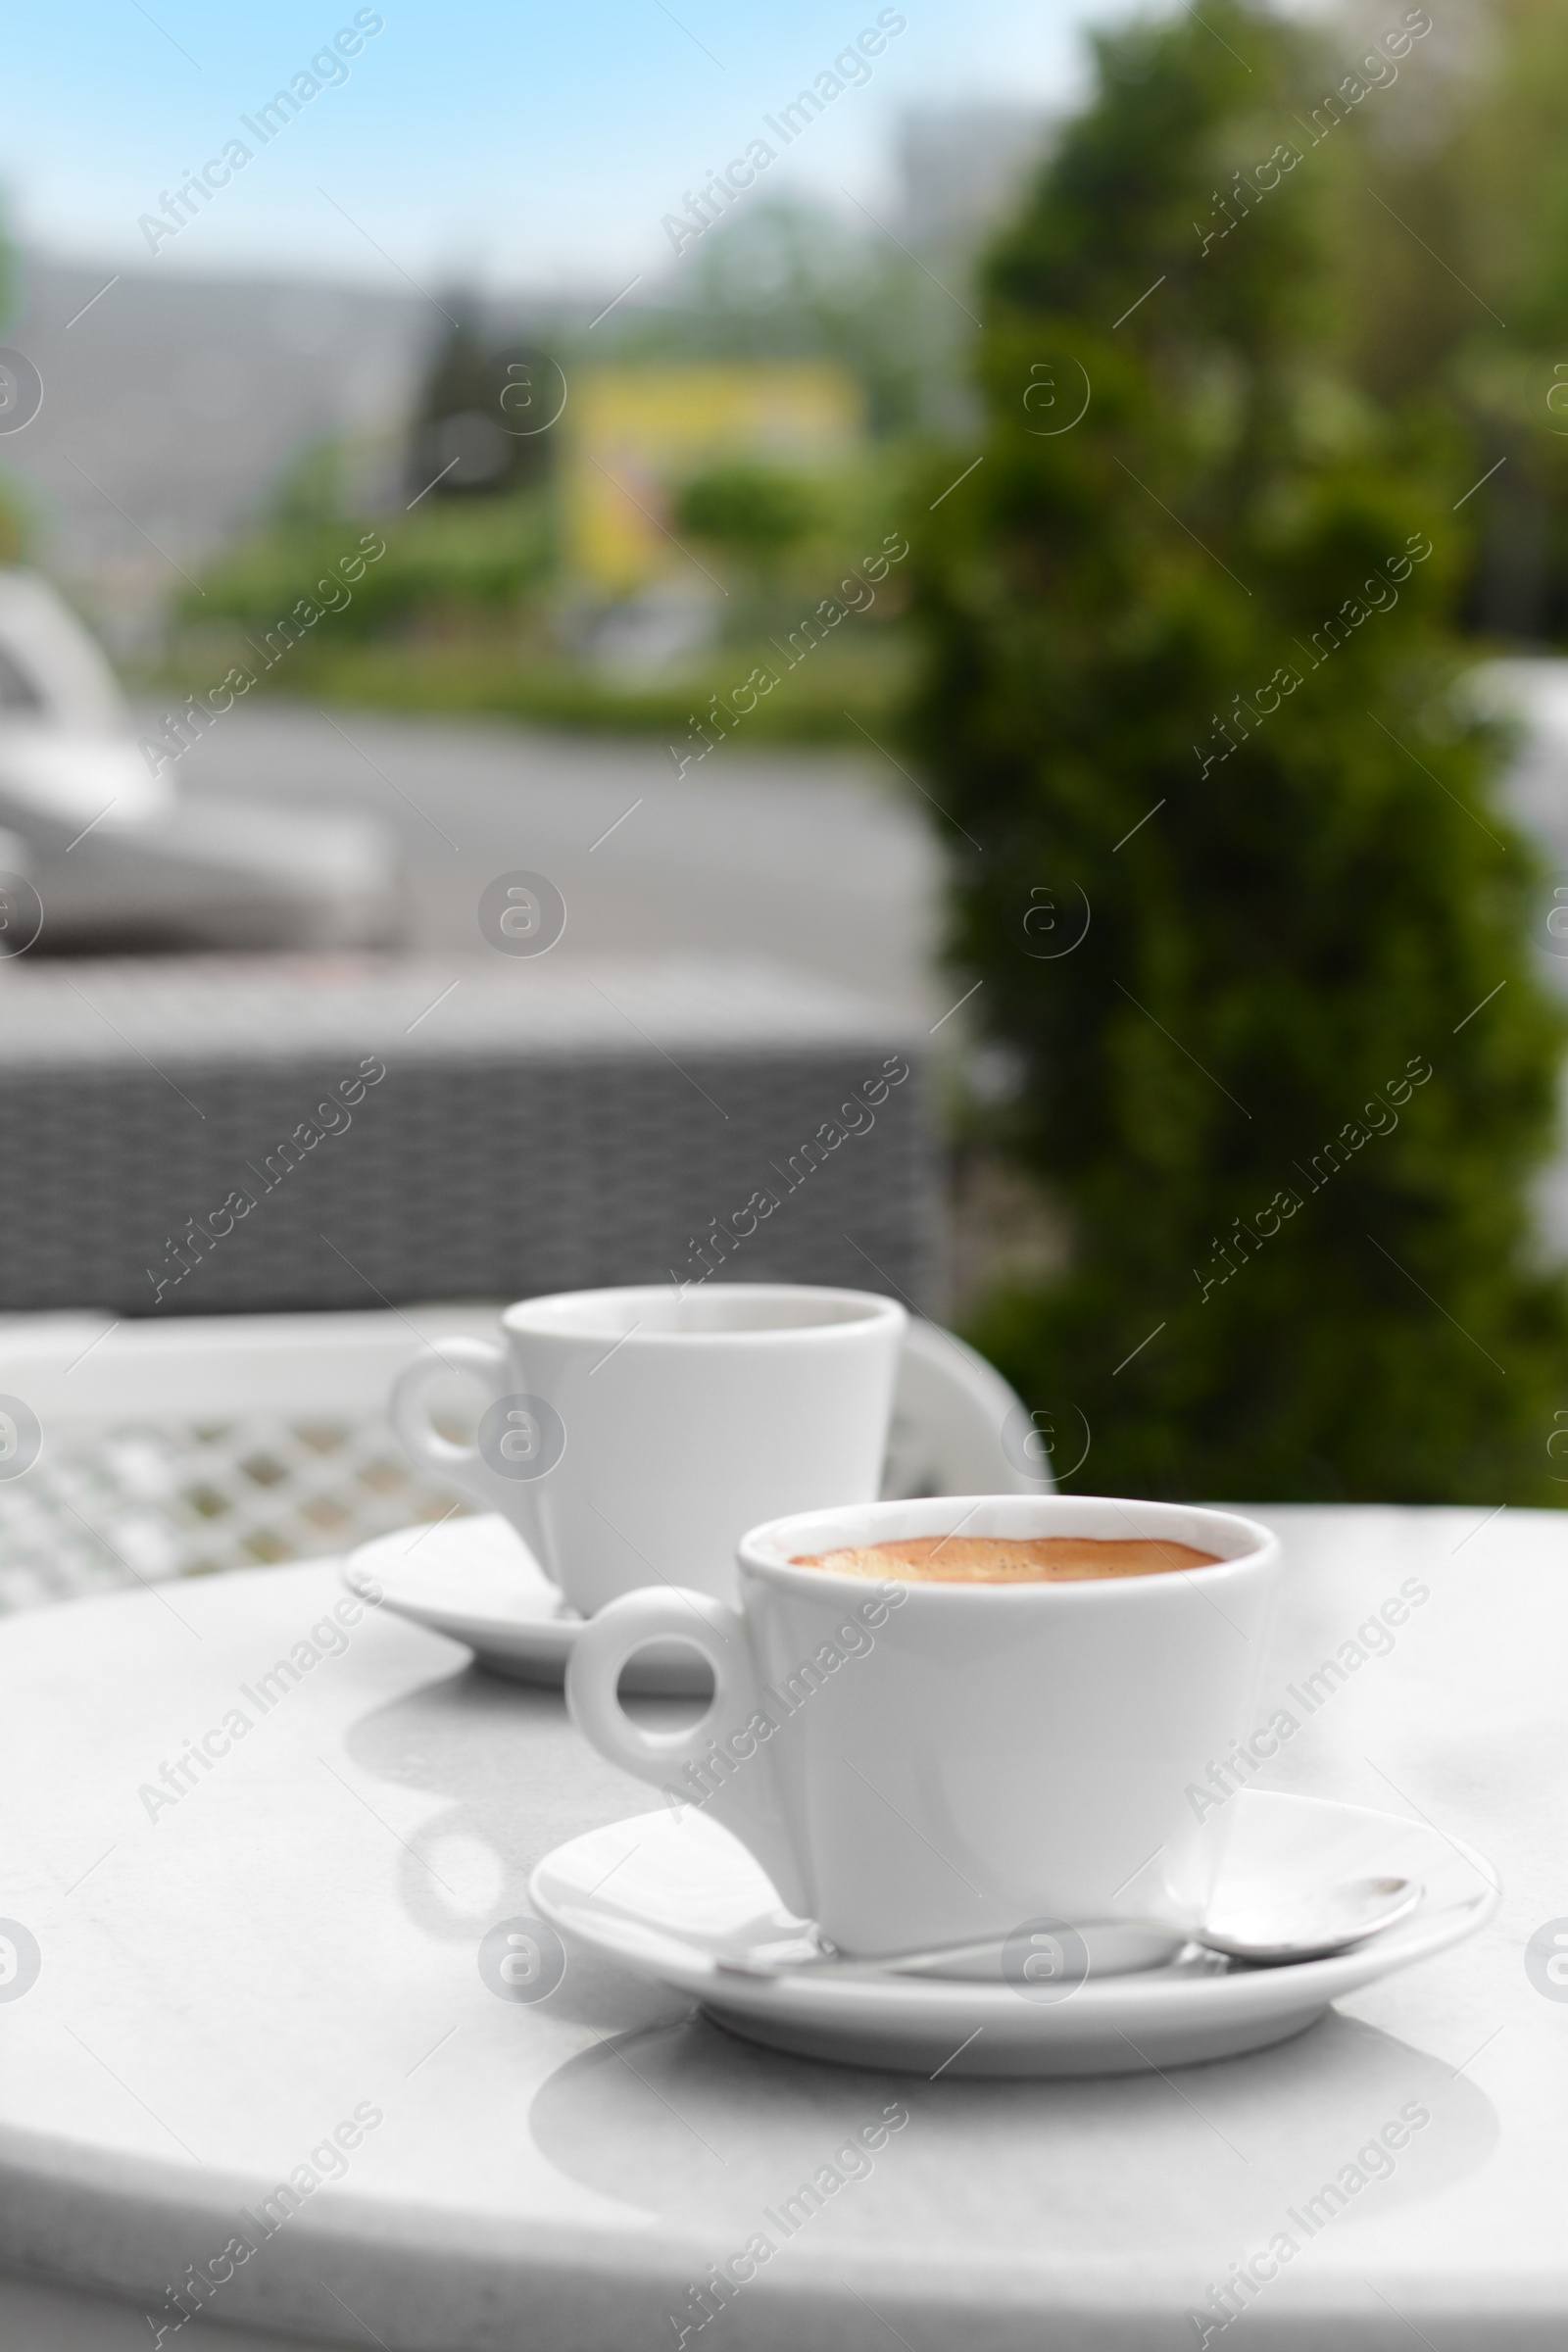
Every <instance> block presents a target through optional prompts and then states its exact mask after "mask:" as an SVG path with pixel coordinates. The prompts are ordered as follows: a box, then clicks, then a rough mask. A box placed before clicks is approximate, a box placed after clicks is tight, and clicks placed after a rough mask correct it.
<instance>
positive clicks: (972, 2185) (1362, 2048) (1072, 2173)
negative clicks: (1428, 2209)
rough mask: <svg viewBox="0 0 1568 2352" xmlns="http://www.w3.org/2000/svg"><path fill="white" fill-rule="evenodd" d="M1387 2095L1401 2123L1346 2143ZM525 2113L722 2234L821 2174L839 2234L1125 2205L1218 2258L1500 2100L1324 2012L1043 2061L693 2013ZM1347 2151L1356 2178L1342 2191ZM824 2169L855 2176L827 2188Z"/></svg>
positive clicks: (1448, 2165)
mask: <svg viewBox="0 0 1568 2352" xmlns="http://www.w3.org/2000/svg"><path fill="white" fill-rule="evenodd" d="M890 2107H892V2108H896V2109H898V2110H901V2111H902V2112H904V2113H905V2114H907V2119H908V2120H907V2124H906V2125H904V2126H903V2127H901V2128H899V2129H898V2130H897V2131H894V2132H892V2133H890V2135H889V2136H888V2138H887V2141H886V2144H885V2146H883V2147H882V2148H881V2149H880V2150H879V2152H878V2153H877V2154H876V2155H875V2156H874V2158H872V2159H871V2160H870V2164H869V2169H868V2170H867V2171H865V2172H864V2173H863V2175H862V2174H861V2171H860V2164H861V2161H862V2160H861V2159H860V2158H859V2157H858V2156H857V2153H856V2150H855V2147H854V2144H853V2143H854V2135H856V2134H858V2132H859V2131H860V2128H861V2127H862V2126H866V2125H870V2126H872V2127H873V2128H874V2127H875V2126H876V2124H877V2122H878V2119H880V2118H882V2117H883V2116H884V2115H885V2114H886V2113H887V2111H888V2110H889V2108H890ZM1401 2111H1404V2112H1405V2129H1406V2131H1407V2132H1408V2136H1407V2139H1406V2144H1405V2145H1404V2146H1403V2147H1402V2148H1401V2149H1400V2150H1399V2151H1398V2152H1397V2154H1390V2153H1389V2152H1388V2151H1387V2149H1386V2148H1384V2149H1378V2150H1376V2152H1375V2153H1371V2154H1368V2155H1367V2157H1366V2159H1365V2161H1364V2163H1361V2164H1358V2163H1357V2156H1358V2152H1359V2151H1365V2150H1368V2149H1369V2146H1370V2145H1371V2143H1375V2142H1376V2141H1377V2139H1378V2134H1379V2132H1380V2131H1381V2129H1382V2127H1383V2126H1384V2125H1385V2124H1391V2123H1392V2124H1397V2120H1398V2118H1399V2117H1400V2114H1401ZM1420 2115H1425V2116H1426V2117H1427V2119H1428V2120H1427V2121H1426V2122H1425V2123H1419V2122H1416V2123H1415V2128H1414V2129H1410V2128H1409V2127H1410V2125H1411V2123H1412V2121H1413V2119H1414V2118H1416V2117H1419V2116H1420ZM529 2120H530V2127H531V2130H532V2132H533V2137H534V2140H535V2143H536V2145H537V2146H538V2147H539V2149H540V2151H541V2152H542V2153H543V2154H544V2155H545V2156H546V2157H547V2158H548V2159H549V2161H550V2162H551V2163H552V2164H553V2165H554V2166H556V2168H557V2169H558V2170H559V2171H560V2172H562V2173H564V2174H565V2175H567V2176H568V2177H569V2178H570V2179H571V2180H577V2181H580V2182H582V2183H583V2184H584V2185H586V2186H587V2187H590V2188H593V2189H596V2190H598V2191H599V2192H601V2193H602V2194H604V2195H607V2196H612V2197H614V2198H616V2199H617V2200H618V2201H619V2202H620V2203H622V2204H623V2205H627V2206H631V2207H633V2208H635V2209H637V2210H640V2211H642V2212H645V2213H647V2214H649V2215H651V2216H652V2215H658V2216H660V2217H661V2218H662V2219H663V2220H666V2221H678V2222H684V2223H690V2224H693V2225H696V2226H698V2227H711V2228H712V2229H714V2230H715V2231H718V2232H720V2233H721V2232H722V2229H724V2228H731V2229H735V2228H739V2227H740V2225H742V2224H745V2223H748V2222H749V2225H750V2227H752V2228H760V2229H771V2233H772V2235H773V2236H774V2237H775V2238H778V2237H779V2236H780V2234H781V2232H780V2230H779V2229H777V2228H773V2227H772V2226H771V2225H770V2224H769V2223H768V2222H767V2221H765V2220H762V2219H761V2218H760V2216H761V2214H762V2210H763V2209H764V2208H766V2209H768V2210H769V2211H770V2212H771V2213H772V2214H773V2215H774V2216H775V2217H777V2216H779V2215H780V2214H781V2212H782V2210H783V2208H784V2207H785V2206H786V2204H787V2202H788V2200H790V2199H791V2198H792V2197H793V2196H795V2195H796V2192H798V2191H799V2190H800V2189H801V2187H802V2185H803V2184H805V2183H809V2182H812V2181H813V2180H816V2181H817V2184H818V2201H819V2204H820V2212H818V2211H816V2210H814V2209H812V2210H811V2221H812V2224H813V2226H816V2227H819V2228H827V2229H831V2230H832V2233H833V2234H834V2236H835V2237H841V2236H843V2235H844V2234H846V2233H848V2234H849V2235H850V2236H851V2237H852V2238H853V2237H857V2236H859V2235H862V2234H863V2235H866V2236H874V2237H877V2238H878V2239H880V2240H883V2241H886V2240H887V2239H888V2238H889V2237H890V2236H891V2237H892V2238H894V2239H895V2240H897V2239H903V2238H907V2237H908V2236H909V2235H910V2233H911V2228H912V2229H913V2231H914V2233H915V2234H916V2235H917V2237H918V2239H919V2242H920V2244H921V2246H922V2248H923V2249H926V2250H929V2248H930V2245H931V2241H932V2240H933V2239H936V2240H940V2239H942V2238H944V2237H958V2238H961V2239H963V2241H964V2242H965V2243H971V2244H972V2243H974V2242H977V2241H978V2242H981V2243H984V2242H985V2241H987V2240H988V2239H991V2240H994V2241H995V2242H996V2243H997V2245H998V2246H999V2247H1001V2246H1004V2245H1007V2246H1011V2247H1013V2248H1014V2249H1016V2247H1017V2245H1018V2243H1019V2231H1020V2228H1024V2229H1027V2232H1028V2237H1027V2241H1026V2242H1028V2243H1030V2244H1031V2245H1033V2246H1035V2247H1037V2248H1038V2249H1039V2250H1040V2251H1042V2252H1044V2251H1046V2250H1047V2249H1048V2248H1049V2247H1050V2246H1054V2245H1057V2244H1059V2245H1060V2246H1062V2247H1063V2248H1068V2247H1070V2248H1074V2249H1077V2250H1079V2251H1080V2252H1082V2254H1083V2255H1084V2258H1085V2259H1086V2260H1091V2259H1094V2257H1095V2256H1096V2254H1097V2252H1103V2253H1104V2254H1105V2255H1107V2256H1109V2255H1111V2254H1116V2255H1119V2257H1120V2258H1121V2259H1123V2260H1125V2259H1126V2258H1127V2256H1128V2253H1129V2245H1130V2240H1129V2229H1130V2225H1131V2222H1132V2220H1133V2217H1138V2219H1139V2220H1140V2221H1141V2223H1143V2224H1144V2225H1146V2226H1147V2228H1148V2229H1149V2233H1150V2236H1151V2239H1152V2240H1153V2239H1158V2240H1160V2241H1167V2240H1169V2241H1172V2242H1179V2243H1180V2244H1182V2245H1183V2246H1184V2248H1185V2249H1186V2250H1187V2251H1188V2252H1189V2253H1190V2252H1192V2251H1193V2250H1194V2249H1195V2247H1201V2246H1203V2245H1204V2244H1205V2243H1206V2242H1210V2241H1212V2242H1214V2244H1215V2249H1216V2258H1217V2255H1218V2251H1219V2241H1221V2240H1222V2241H1223V2247H1224V2251H1225V2255H1226V2259H1227V2260H1235V2259H1237V2258H1238V2257H1239V2256H1240V2255H1241V2254H1242V2253H1243V2252H1245V2251H1247V2250H1249V2249H1250V2248H1251V2247H1252V2246H1253V2245H1254V2244H1264V2243H1266V2242H1267V2240H1268V2238H1269V2236H1270V2234H1271V2233H1272V2232H1273V2231H1275V2230H1279V2229H1288V2230H1291V2231H1292V2232H1293V2234H1294V2235H1295V2236H1296V2238H1297V2239H1298V2241H1299V2242H1302V2243H1304V2242H1305V2240H1306V2239H1307V2237H1308V2236H1309V2235H1311V2234H1313V2232H1312V2231H1311V2230H1310V2229H1308V2228H1307V2227H1306V2226H1305V2221H1309V2220H1310V2219H1311V2216H1310V2214H1309V2213H1308V2214H1307V2215H1306V2217H1305V2220H1304V2221H1302V2222H1301V2226H1298V2225H1297V2224H1294V2223H1292V2222H1291V2221H1289V2220H1287V2219H1286V2218H1285V2217H1286V2215H1287V2212H1288V2211H1289V2210H1290V2209H1292V2208H1294V2209H1296V2212H1297V2214H1298V2217H1301V2215H1302V2209H1303V2207H1305V2206H1306V2205H1307V2203H1308V2200H1311V2199H1313V2198H1316V2197H1318V2195H1319V2192H1320V2191H1321V2190H1322V2189H1323V2187H1324V2185H1325V2183H1329V2182H1342V2183H1343V2185H1342V2189H1341V2193H1342V2195H1344V2197H1345V2200H1346V2201H1345V2203H1344V2206H1343V2209H1335V2200H1332V2199H1331V2200H1329V2201H1328V2202H1327V2203H1326V2204H1325V2205H1323V2206H1322V2207H1321V2209H1320V2219H1321V2217H1322V2215H1326V2214H1327V2213H1329V2212H1330V2211H1331V2210H1332V2211H1333V2221H1332V2225H1331V2226H1332V2227H1333V2229H1335V2230H1336V2232H1338V2231H1339V2230H1342V2229H1349V2228H1353V2227H1354V2226H1355V2224H1356V2223H1357V2221H1359V2220H1360V2219H1361V2218H1363V2217H1364V2216H1368V2215H1370V2216H1373V2217H1376V2216H1380V2215H1385V2214H1388V2213H1391V2212H1393V2211H1394V2210H1395V2209H1396V2208H1397V2207H1398V2206H1401V2205H1406V2204H1410V2203H1412V2202H1414V2201H1417V2200H1420V2199H1422V2198H1426V2197H1430V2196H1432V2195H1433V2194H1435V2193H1436V2192H1437V2191H1438V2190H1440V2189H1444V2188H1446V2187H1447V2186H1448V2185H1449V2184H1450V2183H1451V2182H1453V2181H1454V2180H1459V2179H1462V2178H1463V2177H1464V2176H1465V2175H1466V2174H1468V2173H1470V2172H1471V2171H1473V2170H1474V2168H1475V2167H1476V2166H1478V2165H1479V2164H1480V2163H1481V2162H1482V2161H1483V2159H1484V2158H1485V2157H1486V2156H1487V2154H1488V2153H1489V2152H1490V2150H1491V2149H1492V2147H1493V2145H1494V2144H1495V2139H1496V2136H1497V2120H1496V2116H1495V2111H1494V2109H1493V2107H1492V2104H1491V2102H1490V2101H1489V2100H1488V2099H1487V2098H1486V2097H1485V2095H1484V2094H1483V2093H1482V2092H1481V2091H1480V2090H1478V2089H1477V2088H1476V2087H1475V2085H1474V2084H1473V2083H1471V2082H1467V2081H1465V2080H1464V2079H1463V2078H1462V2077H1461V2078H1456V2077H1455V2076H1454V2073H1453V2070H1452V2068H1451V2067H1449V2066H1448V2065H1447V2064H1446V2062H1445V2061H1443V2060H1440V2059H1437V2058H1434V2057H1432V2056H1430V2055H1429V2054H1428V2053H1427V2052H1425V2051H1423V2050H1418V2049H1415V2048H1412V2047H1411V2046H1410V2045H1409V2044H1408V2043H1406V2042H1401V2041H1398V2040H1397V2039H1395V2037H1394V2036H1393V2035H1392V2034H1385V2033H1382V2032H1381V2031H1380V2030H1379V2029H1378V2028H1376V2027H1374V2026H1369V2025H1365V2024H1362V2023H1361V2022H1359V2021H1358V2020H1355V2019H1352V2018H1348V2017H1342V2016H1340V2015H1338V2014H1337V2013H1336V2012H1333V2011H1331V2012H1330V2014H1329V2016H1328V2017H1327V2018H1325V2019H1324V2020H1322V2022H1321V2023H1320V2024H1318V2025H1316V2026H1314V2027H1312V2028H1310V2029H1309V2030H1308V2031H1307V2032H1306V2033H1305V2034H1299V2035H1298V2036H1297V2038H1296V2039H1295V2040H1293V2041H1289V2042H1285V2043H1281V2044H1280V2045H1279V2046H1278V2047H1276V2048H1275V2049H1272V2050H1265V2051H1261V2052H1257V2053H1254V2054H1252V2055H1250V2056H1248V2057H1244V2058H1233V2059H1225V2060H1221V2061H1218V2062H1216V2063H1213V2064H1210V2065H1204V2066H1194V2067H1183V2068H1181V2069H1179V2070H1178V2071H1177V2072H1175V2073H1173V2074H1169V2075H1155V2074H1149V2075H1136V2076H1135V2075H1117V2076H1103V2077H1098V2078H1092V2079H1076V2080H1071V2081H1027V2082H998V2081H991V2080H987V2081H974V2082H970V2081H954V2080H951V2079H946V2078H945V2079H944V2080H942V2081H940V2082H928V2081H926V2080H925V2079H924V2078H923V2077H921V2076H918V2075H903V2074H891V2073H881V2072H876V2073H872V2072H869V2071H867V2072H860V2071H858V2070H857V2069H854V2068H844V2067H836V2066H827V2065H819V2064H814V2063H811V2062H809V2061H805V2060H800V2059H792V2058H785V2057H781V2056H779V2055H777V2054H776V2053H773V2052H769V2051H765V2050H762V2049H760V2048H757V2047H755V2046H754V2045H753V2044H751V2043H749V2042H745V2041H742V2040H740V2039H738V2038H737V2037H735V2036H733V2035H731V2034H728V2033H726V2032H724V2031H723V2030H721V2029H720V2028H718V2027H716V2026H713V2025H711V2024H710V2023H709V2022H708V2021H707V2020H706V2019H704V2018H700V2017H699V2018H696V2019H692V2020H688V2021H683V2022H681V2023H678V2024H670V2025H664V2026H660V2027H654V2028H651V2029H647V2030H644V2031H642V2032H641V2033H630V2034H624V2033H623V2034H619V2035H617V2036H616V2037H615V2038H614V2039H613V2040H612V2041H607V2042H605V2043H603V2044H602V2045H601V2046H600V2047H598V2048H596V2049H593V2050H589V2051H585V2052H584V2053H583V2054H582V2055H580V2056H579V2057H575V2058H572V2059H570V2060H569V2061H568V2062H567V2063H566V2064H565V2065H564V2066H563V2067H561V2068H560V2069H559V2070H558V2072H557V2073H556V2074H554V2075H553V2076H552V2077H551V2079H550V2080H549V2082H547V2083H545V2085H544V2086H543V2088H542V2089H541V2090H540V2091H539V2093H538V2095H537V2097H536V2098H535V2100H534V2102H533V2107H532V2110H531V2113H530V2119H529ZM937 2134H940V2161H938V2162H933V2160H932V2150H933V2142H934V2140H935V2138H936V2135H937ZM846 2150H848V2151H849V2154H848V2157H846V2154H845V2151H846ZM835 2156H837V2158H838V2161H837V2163H836V2164H835ZM824 2166H825V2167H827V2168H828V2174H827V2177H826V2178H825V2179H824V2178H822V2177H821V2176H820V2174H819V2168H821V2167H824ZM1345 2168H1354V2171H1355V2172H1356V2173H1357V2174H1359V2175H1361V2177H1362V2178H1363V2180H1364V2181H1365V2185H1364V2186H1362V2187H1361V2188H1359V2189H1352V2188H1351V2187H1350V2185H1349V2178H1350V2177H1349V2175H1348V2173H1347V2172H1346V2170H1345ZM835 2171H836V2172H840V2173H843V2174H845V2175H846V2176H848V2177H847V2178H846V2179H845V2180H844V2181H843V2184H842V2185H841V2186H838V2187H833V2186H832V2185H831V2176H832V2174H833V2173H834V2172H835ZM1374 2176H1381V2177H1374ZM806 2204H807V2206H810V2205H811V2201H810V2200H807V2201H806ZM830 2206H831V2209H832V2213H833V2216H834V2218H833V2219H832V2220H831V2221H829V2220H828V2218H827V2216H828V2210H829V2207H830ZM805 2209H806V2208H805V2207H801V2208H798V2209H797V2210H798V2211H804V2210H805Z"/></svg>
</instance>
